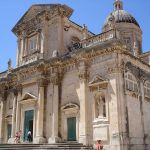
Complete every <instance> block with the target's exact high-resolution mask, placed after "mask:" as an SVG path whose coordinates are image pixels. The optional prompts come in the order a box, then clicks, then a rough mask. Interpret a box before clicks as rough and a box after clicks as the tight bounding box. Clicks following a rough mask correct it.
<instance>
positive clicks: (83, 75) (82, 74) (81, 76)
mask: <svg viewBox="0 0 150 150" xmlns="http://www.w3.org/2000/svg"><path fill="white" fill-rule="evenodd" d="M89 75H90V73H89V71H88V70H79V71H78V77H79V79H80V80H86V81H88V79H89Z"/></svg>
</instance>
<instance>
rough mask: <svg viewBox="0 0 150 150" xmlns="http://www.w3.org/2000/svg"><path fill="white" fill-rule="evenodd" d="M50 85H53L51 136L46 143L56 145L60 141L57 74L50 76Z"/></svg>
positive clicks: (58, 81)
mask: <svg viewBox="0 0 150 150" xmlns="http://www.w3.org/2000/svg"><path fill="white" fill-rule="evenodd" d="M51 83H52V84H53V91H54V93H53V100H52V101H53V102H52V105H53V106H52V107H53V110H52V135H51V137H50V138H49V139H48V143H58V142H59V141H61V139H60V137H59V135H58V132H59V86H60V79H59V74H57V73H56V74H55V73H54V74H52V75H51Z"/></svg>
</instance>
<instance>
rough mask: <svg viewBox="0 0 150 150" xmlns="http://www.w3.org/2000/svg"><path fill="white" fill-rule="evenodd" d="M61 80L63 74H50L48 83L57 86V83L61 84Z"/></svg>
mask: <svg viewBox="0 0 150 150" xmlns="http://www.w3.org/2000/svg"><path fill="white" fill-rule="evenodd" d="M62 78H63V74H62V73H58V72H56V73H52V74H51V76H50V82H51V83H52V84H54V85H58V84H59V83H61V80H62Z"/></svg>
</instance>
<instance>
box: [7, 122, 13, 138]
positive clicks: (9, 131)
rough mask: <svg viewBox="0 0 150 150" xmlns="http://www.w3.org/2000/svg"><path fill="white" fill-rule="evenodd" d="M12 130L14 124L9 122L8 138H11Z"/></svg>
mask: <svg viewBox="0 0 150 150" xmlns="http://www.w3.org/2000/svg"><path fill="white" fill-rule="evenodd" d="M11 130H12V125H11V124H7V140H8V139H9V138H11Z"/></svg>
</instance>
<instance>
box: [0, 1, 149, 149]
mask: <svg viewBox="0 0 150 150" xmlns="http://www.w3.org/2000/svg"><path fill="white" fill-rule="evenodd" d="M72 13H73V10H72V9H71V8H70V7H68V6H66V5H61V4H39V5H33V6H31V7H30V8H29V10H28V11H27V12H26V13H25V14H24V16H23V17H22V18H21V19H20V20H19V21H18V22H17V24H16V25H15V27H14V28H13V29H12V31H13V33H14V34H15V35H16V36H17V39H18V40H17V43H18V51H17V67H16V68H14V69H13V68H12V67H11V61H9V62H8V69H7V70H6V71H5V72H2V73H0V142H1V143H13V142H14V139H15V134H16V132H18V131H21V133H22V134H21V138H22V140H23V141H24V142H26V141H27V134H28V131H30V132H31V135H32V140H33V143H59V142H68V141H77V142H79V143H83V144H84V145H94V144H96V142H97V140H102V143H103V145H104V148H105V150H150V125H149V124H150V53H149V52H146V53H143V52H142V30H141V28H140V25H139V24H138V22H137V21H136V19H135V18H134V17H133V16H132V15H130V14H129V13H128V12H126V11H125V10H124V9H123V2H122V1H121V0H116V1H115V2H114V10H113V11H112V13H111V14H110V15H109V16H108V17H107V19H106V21H105V23H104V26H103V28H102V33H100V34H98V35H95V34H94V33H92V32H90V31H89V30H88V29H87V27H86V26H85V25H84V26H83V27H81V26H80V25H78V24H76V23H74V22H73V21H71V20H70V19H69V18H70V16H71V15H72Z"/></svg>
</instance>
